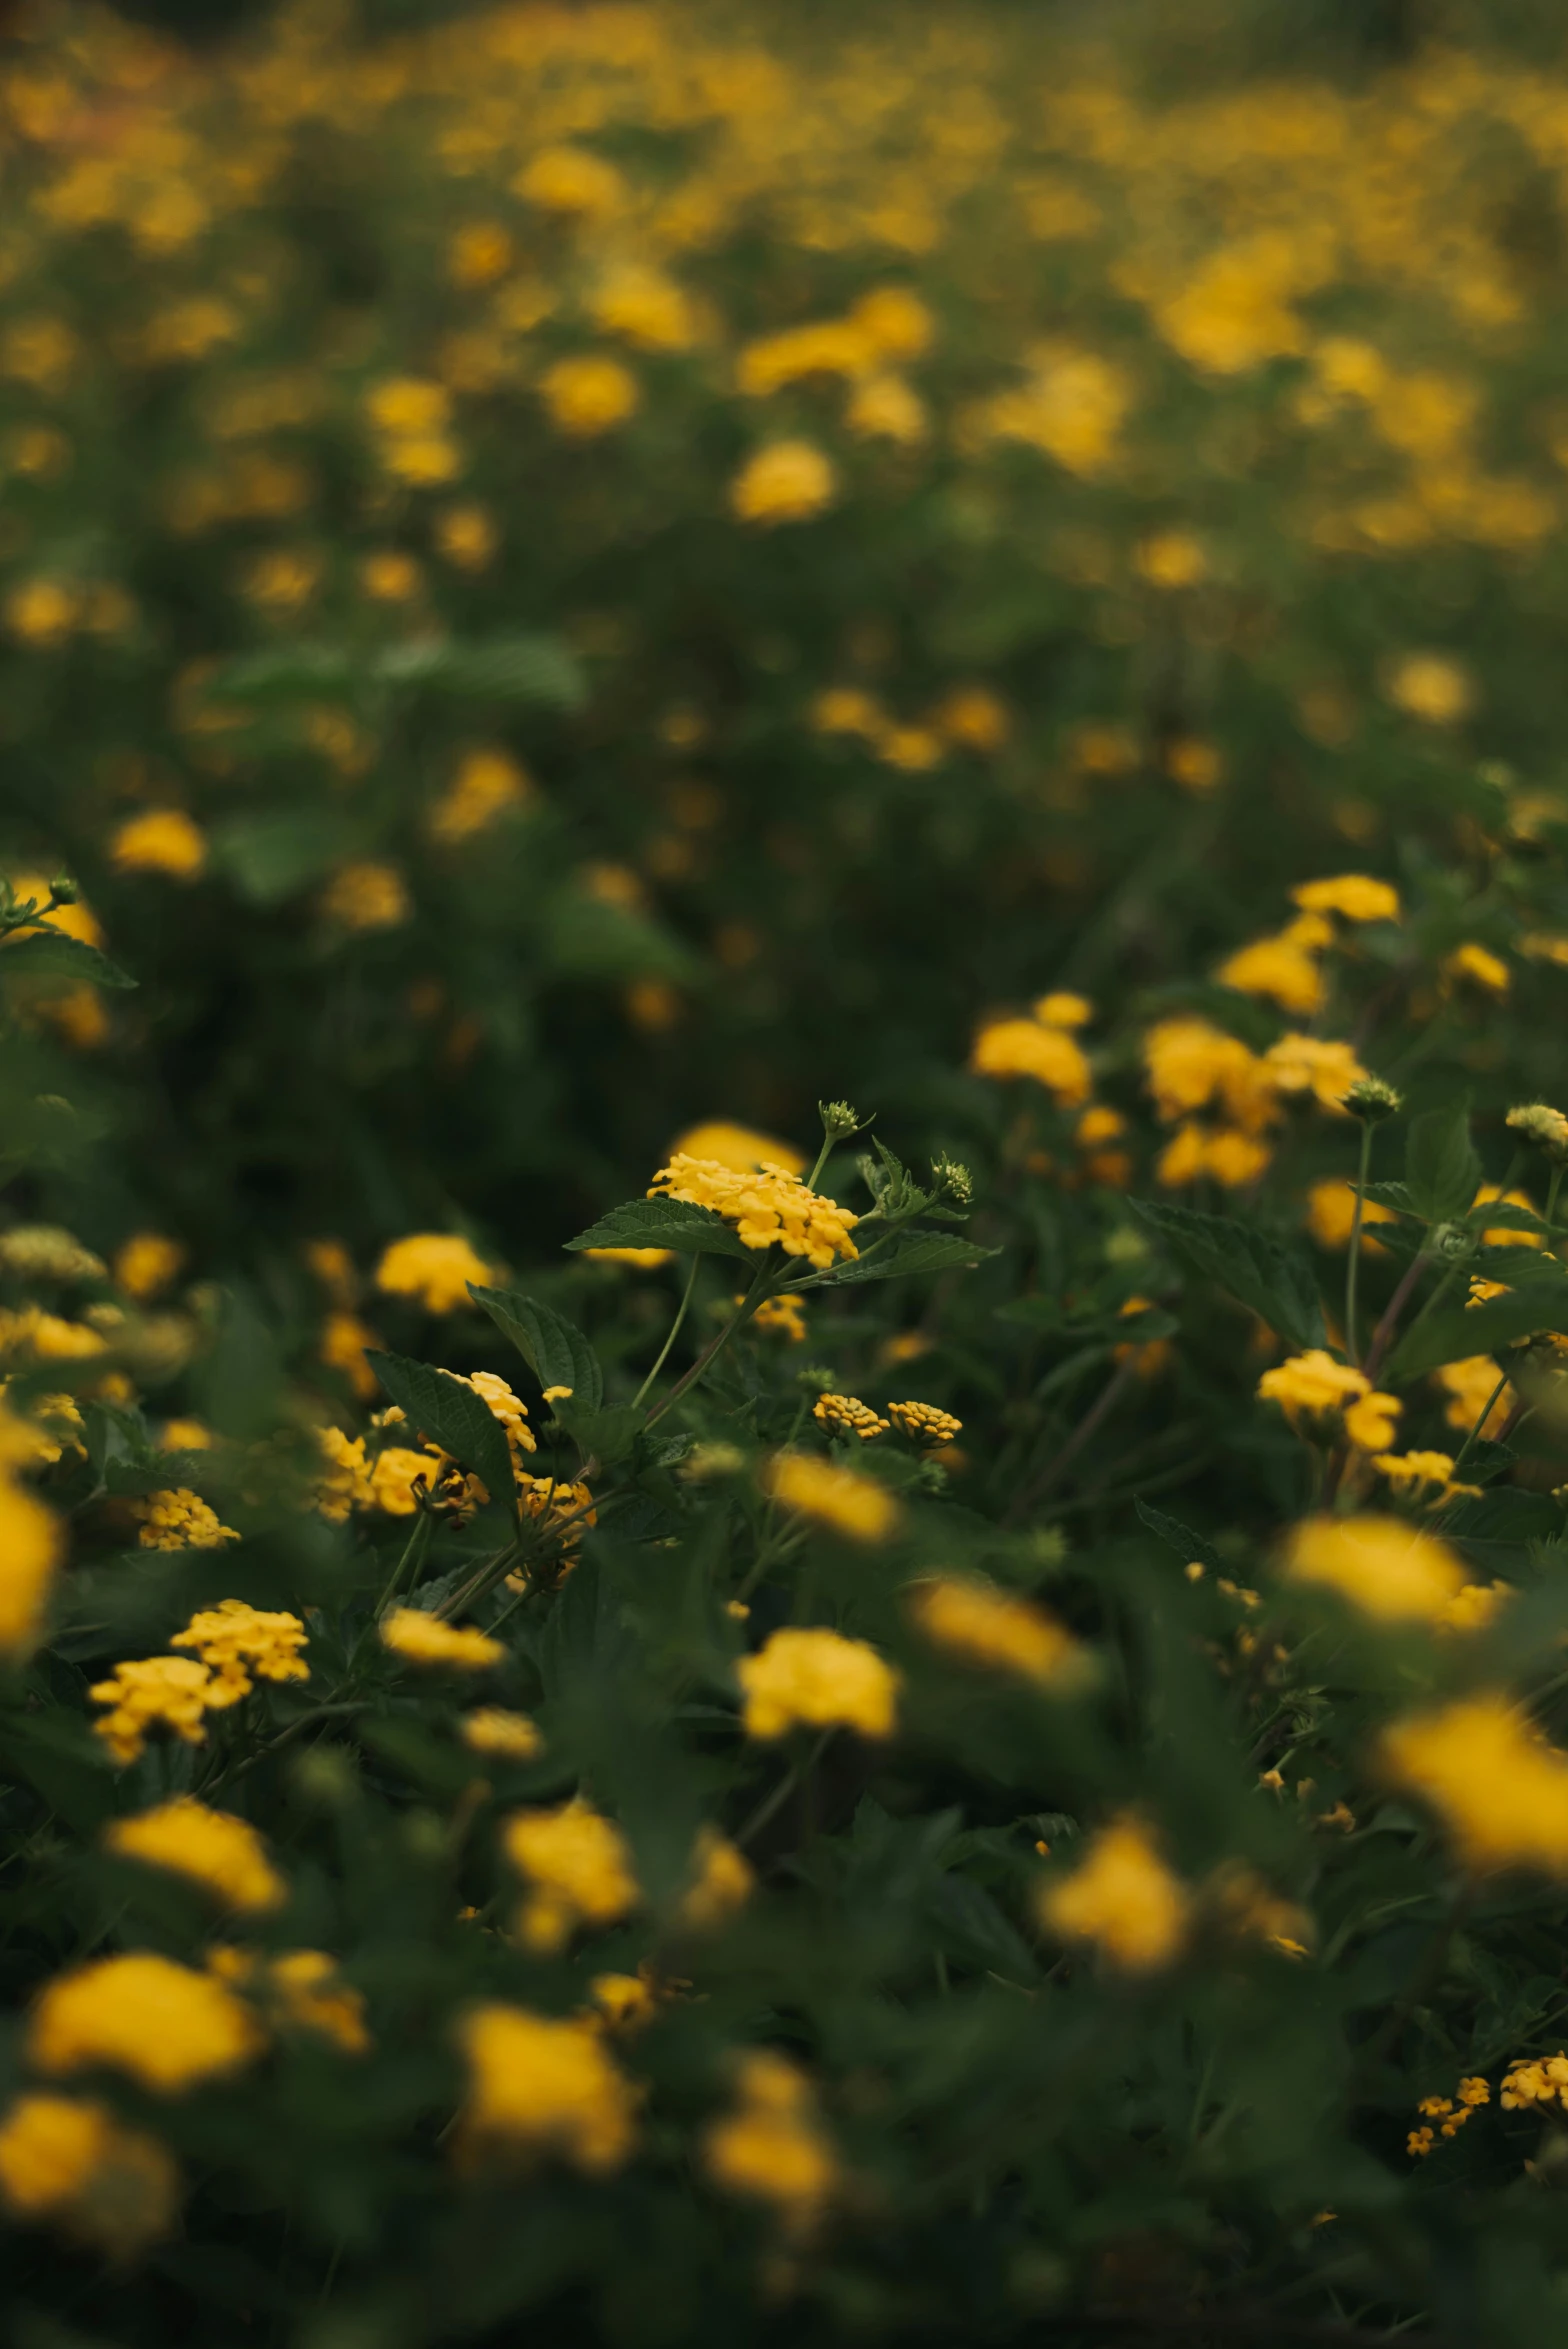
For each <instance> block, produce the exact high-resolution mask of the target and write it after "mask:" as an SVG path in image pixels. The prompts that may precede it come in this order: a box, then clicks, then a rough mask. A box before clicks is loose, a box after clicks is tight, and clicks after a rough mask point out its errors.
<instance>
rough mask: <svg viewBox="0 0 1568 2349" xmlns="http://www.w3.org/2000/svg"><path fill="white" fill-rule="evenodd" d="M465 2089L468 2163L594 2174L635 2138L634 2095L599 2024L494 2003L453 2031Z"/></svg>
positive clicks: (461, 2135)
mask: <svg viewBox="0 0 1568 2349" xmlns="http://www.w3.org/2000/svg"><path fill="white" fill-rule="evenodd" d="M458 2042H459V2045H460V2047H461V2049H462V2052H463V2058H464V2062H465V2065H466V2067H467V2075H468V2086H467V2093H466V2095H465V2097H464V2100H463V2104H462V2108H461V2112H460V2115H459V2121H458V2134H457V2140H456V2144H457V2150H458V2153H459V2156H460V2158H461V2159H462V2161H463V2162H464V2164H465V2166H473V2165H475V2164H477V2163H480V2162H483V2161H484V2160H486V2159H487V2158H491V2159H493V2158H496V2157H505V2156H507V2155H514V2156H515V2155H520V2154H528V2155H537V2154H544V2153H553V2154H556V2155H558V2156H559V2157H560V2158H561V2159H562V2160H563V2161H568V2162H570V2163H571V2164H572V2165H573V2166H574V2167H575V2168H577V2169H580V2170H586V2171H587V2172H588V2173H589V2174H590V2175H591V2176H597V2175H601V2174H602V2173H603V2172H605V2171H607V2170H614V2169H619V2167H620V2165H621V2163H622V2162H623V2161H625V2159H626V2157H627V2155H628V2154H629V2153H630V2152H631V2149H632V2142H633V2138H634V2136H635V2123H636V2113H637V2091H636V2090H635V2089H634V2088H633V2086H632V2084H631V2082H630V2081H629V2080H628V2079H627V2078H626V2077H625V2075H624V2073H622V2072H621V2071H620V2070H619V2069H618V2068H617V2066H616V2064H615V2061H614V2059H613V2058H612V2056H611V2055H610V2053H609V2051H608V2049H607V2048H606V2046H605V2042H604V2035H603V2033H602V2031H601V2030H600V2029H599V2027H598V2025H597V2024H596V2023H594V2022H592V2021H590V2020H588V2019H586V2018H584V2019H579V2020H569V2021H562V2020H558V2019H556V2018H555V2017H553V2016H548V2015H536V2014H530V2013H529V2011H528V2010H527V2008H525V2007H519V2006H507V2005H504V2004H502V2003H501V2002H500V2001H499V2000H497V2001H493V2002H491V2003H489V2004H486V2005H483V2006H476V2007H471V2008H470V2009H469V2011H468V2012H467V2014H466V2015H464V2016H463V2018H462V2020H461V2022H460V2023H459V2025H458Z"/></svg>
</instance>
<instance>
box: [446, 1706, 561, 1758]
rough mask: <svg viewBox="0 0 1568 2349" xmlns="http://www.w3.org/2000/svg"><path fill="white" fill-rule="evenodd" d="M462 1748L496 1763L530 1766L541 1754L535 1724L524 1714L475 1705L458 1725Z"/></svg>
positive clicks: (541, 1745)
mask: <svg viewBox="0 0 1568 2349" xmlns="http://www.w3.org/2000/svg"><path fill="white" fill-rule="evenodd" d="M460 1734H461V1736H462V1740H463V1743H464V1745H466V1746H467V1748H468V1750H469V1752H470V1753H472V1754H484V1755H485V1756H486V1757H487V1758H488V1759H490V1760H492V1761H498V1762H531V1761H532V1760H533V1759H534V1758H535V1756H536V1755H537V1754H541V1753H543V1751H544V1739H543V1737H542V1736H541V1735H540V1733H539V1728H538V1725H537V1723H535V1722H533V1721H530V1720H529V1718H528V1716H527V1714H526V1713H509V1712H507V1711H506V1710H505V1709H504V1708H503V1707H502V1706H500V1705H477V1706H476V1707H475V1708H474V1710H473V1712H471V1713H465V1714H464V1715H463V1718H462V1722H461V1724H460Z"/></svg>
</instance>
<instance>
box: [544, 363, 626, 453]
mask: <svg viewBox="0 0 1568 2349" xmlns="http://www.w3.org/2000/svg"><path fill="white" fill-rule="evenodd" d="M539 396H540V398H541V399H542V400H543V401H544V404H545V407H546V408H547V409H548V411H549V415H550V421H551V423H552V424H553V425H555V427H556V429H557V430H558V431H560V432H564V433H565V434H566V436H567V437H568V439H570V440H593V439H596V438H597V436H598V435H599V434H600V433H601V432H609V431H612V430H613V429H614V427H615V426H616V425H617V424H624V423H625V422H626V420H627V418H628V417H629V416H634V415H635V414H636V412H637V409H638V407H639V405H640V404H641V399H642V394H641V392H640V390H639V389H638V384H637V378H636V376H635V375H633V373H632V372H631V369H630V368H629V367H623V366H622V365H621V363H620V361H619V360H618V359H606V358H601V357H598V356H595V355H593V354H589V355H588V356H587V357H584V358H577V359H558V360H557V361H556V363H555V365H554V366H553V367H547V368H546V369H545V371H544V373H543V375H541V377H540V378H539Z"/></svg>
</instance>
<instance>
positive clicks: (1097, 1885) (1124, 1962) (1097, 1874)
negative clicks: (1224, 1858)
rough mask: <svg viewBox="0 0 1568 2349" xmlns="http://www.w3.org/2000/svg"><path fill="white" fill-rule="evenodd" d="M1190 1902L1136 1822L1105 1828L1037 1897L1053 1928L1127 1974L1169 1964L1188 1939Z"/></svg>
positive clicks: (1043, 1918) (1123, 1821) (1117, 1822)
mask: <svg viewBox="0 0 1568 2349" xmlns="http://www.w3.org/2000/svg"><path fill="white" fill-rule="evenodd" d="M1191 1909H1192V1901H1191V1896H1190V1895H1189V1893H1188V1891H1187V1889H1186V1887H1185V1885H1184V1884H1183V1883H1182V1881H1181V1879H1180V1877H1178V1876H1175V1875H1173V1874H1172V1872H1171V1870H1170V1869H1169V1868H1168V1867H1167V1866H1166V1864H1165V1862H1164V1861H1163V1860H1162V1859H1161V1857H1160V1855H1159V1852H1158V1851H1157V1850H1156V1848H1155V1845H1154V1842H1153V1839H1152V1837H1151V1836H1150V1835H1149V1833H1148V1831H1147V1829H1145V1828H1144V1827H1142V1826H1140V1825H1139V1823H1138V1821H1137V1820H1135V1819H1118V1820H1115V1821H1113V1822H1112V1824H1111V1825H1110V1826H1108V1827H1102V1828H1101V1829H1100V1832H1099V1833H1098V1834H1097V1835H1096V1836H1095V1837H1094V1839H1093V1840H1092V1842H1091V1843H1090V1845H1089V1848H1088V1851H1087V1853H1086V1854H1085V1856H1084V1858H1083V1860H1082V1861H1081V1863H1080V1864H1079V1866H1078V1867H1077V1868H1076V1869H1074V1871H1073V1873H1072V1874H1071V1875H1070V1876H1067V1877H1065V1878H1063V1879H1061V1880H1060V1881H1058V1882H1056V1883H1051V1884H1047V1885H1045V1886H1044V1887H1043V1889H1042V1891H1041V1893H1040V1918H1041V1922H1042V1923H1043V1924H1044V1925H1045V1927H1046V1928H1047V1930H1048V1931H1050V1932H1052V1933H1057V1934H1060V1935H1061V1936H1062V1937H1063V1938H1064V1939H1066V1940H1069V1941H1087V1942H1091V1943H1092V1944H1094V1946H1095V1947H1096V1948H1098V1949H1100V1950H1102V1951H1103V1952H1104V1954H1105V1956H1106V1957H1107V1958H1109V1959H1110V1961H1111V1963H1112V1964H1113V1965H1114V1966H1117V1967H1119V1968H1120V1969H1121V1970H1122V1971H1123V1972H1124V1973H1129V1974H1142V1973H1151V1972H1153V1971H1155V1970H1156V1969H1157V1968H1158V1967H1161V1966H1166V1965H1169V1964H1170V1962H1171V1960H1172V1959H1173V1958H1174V1957H1176V1956H1178V1955H1179V1954H1180V1951H1181V1948H1182V1944H1183V1943H1184V1941H1185V1940H1186V1938H1187V1928H1188V1920H1189V1917H1190V1914H1191Z"/></svg>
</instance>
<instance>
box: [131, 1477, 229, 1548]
mask: <svg viewBox="0 0 1568 2349" xmlns="http://www.w3.org/2000/svg"><path fill="white" fill-rule="evenodd" d="M132 1514H133V1515H134V1516H136V1517H139V1518H140V1519H141V1528H142V1529H141V1532H140V1533H139V1534H138V1535H137V1537H136V1538H137V1540H138V1542H139V1543H140V1544H141V1546H142V1548H143V1549H144V1550H217V1549H221V1548H222V1546H223V1544H224V1543H225V1542H237V1541H238V1540H239V1538H240V1537H239V1535H238V1534H237V1533H236V1532H235V1531H234V1528H233V1527H232V1526H231V1525H220V1524H219V1522H218V1514H217V1511H216V1510H215V1509H213V1508H212V1507H211V1506H210V1505H209V1504H208V1503H207V1502H206V1501H204V1500H203V1499H202V1498H201V1495H200V1494H199V1493H193V1492H192V1491H191V1490H190V1487H189V1486H188V1485H176V1486H174V1487H173V1488H172V1490H170V1491H168V1492H161V1493H149V1494H148V1496H147V1498H146V1499H145V1500H144V1501H137V1502H134V1503H133V1504H132Z"/></svg>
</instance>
